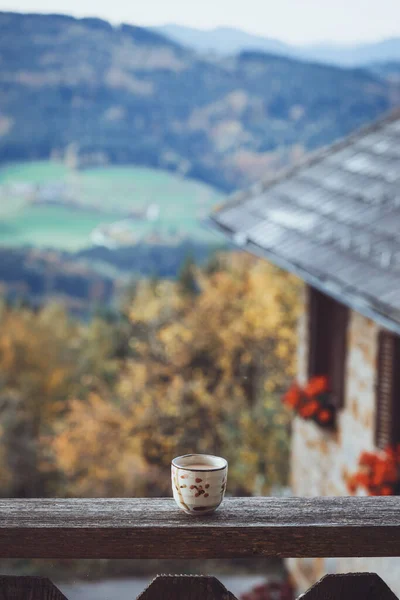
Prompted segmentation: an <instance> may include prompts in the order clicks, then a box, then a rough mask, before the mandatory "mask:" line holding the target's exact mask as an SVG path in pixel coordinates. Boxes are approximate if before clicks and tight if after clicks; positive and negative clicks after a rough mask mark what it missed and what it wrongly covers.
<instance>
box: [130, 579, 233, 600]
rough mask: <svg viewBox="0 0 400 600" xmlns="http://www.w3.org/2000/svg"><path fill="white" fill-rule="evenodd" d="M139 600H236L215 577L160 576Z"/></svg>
mask: <svg viewBox="0 0 400 600" xmlns="http://www.w3.org/2000/svg"><path fill="white" fill-rule="evenodd" d="M137 600H236V598H235V596H233V594H231V593H230V592H228V590H227V589H226V587H225V586H223V585H222V583H220V582H219V581H218V579H216V578H215V577H205V576H201V575H159V576H158V577H156V578H155V579H154V581H152V582H151V584H150V585H149V587H148V588H147V589H146V590H145V591H144V592H143V593H142V594H140V595H139V596H138V598H137Z"/></svg>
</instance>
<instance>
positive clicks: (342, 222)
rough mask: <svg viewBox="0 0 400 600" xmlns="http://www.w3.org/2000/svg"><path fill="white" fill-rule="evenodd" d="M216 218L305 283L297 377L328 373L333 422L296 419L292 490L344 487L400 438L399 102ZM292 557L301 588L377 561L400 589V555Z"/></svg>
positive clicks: (337, 491)
mask: <svg viewBox="0 0 400 600" xmlns="http://www.w3.org/2000/svg"><path fill="white" fill-rule="evenodd" d="M210 220H211V223H212V225H213V227H214V228H216V229H218V230H219V231H221V232H223V233H224V234H225V236H227V237H229V238H230V239H231V240H232V241H233V242H234V243H236V244H238V245H240V246H241V247H242V248H243V249H245V250H247V251H249V252H252V253H254V254H257V255H259V256H262V257H264V258H265V259H266V260H269V261H271V262H273V263H275V264H276V265H278V266H280V267H281V268H283V269H285V270H287V271H290V272H292V273H295V274H296V275H298V276H299V277H300V278H301V279H302V280H303V281H304V282H305V286H304V294H303V298H302V304H303V310H302V316H301V318H300V322H299V342H298V382H299V384H300V385H305V384H306V383H307V381H309V380H310V378H311V377H313V376H316V375H321V376H324V377H326V378H327V380H328V382H329V393H330V401H331V403H332V405H333V406H334V411H335V425H334V426H333V427H329V428H322V427H320V426H318V424H316V423H315V422H314V421H313V420H310V419H307V420H305V419H304V418H301V417H299V416H296V417H295V418H294V423H293V438H292V465H291V467H292V468H291V472H292V481H291V487H292V491H293V494H294V495H296V496H318V495H323V496H329V495H335V496H338V495H349V493H350V492H349V487H348V481H349V477H351V475H352V474H354V473H355V472H357V470H359V459H360V455H361V454H362V453H363V452H372V453H375V454H376V453H378V454H379V450H380V449H385V448H387V447H388V446H390V447H394V446H395V445H397V444H399V443H400V110H399V111H396V112H395V113H393V114H391V115H389V116H388V117H386V118H384V119H382V120H381V121H379V122H378V123H376V124H374V125H372V126H369V127H367V128H364V129H362V130H360V131H358V132H357V133H355V134H353V135H351V136H350V137H349V138H347V139H345V140H343V141H341V142H339V143H336V144H334V145H333V146H331V147H330V148H328V149H326V150H324V151H322V152H319V153H317V154H315V155H314V156H312V157H311V158H310V159H309V160H308V161H307V162H305V163H303V164H302V165H300V166H296V167H294V168H292V169H291V170H288V171H286V172H285V173H283V174H282V175H280V176H279V177H277V178H275V179H274V180H269V181H265V182H262V183H260V184H257V185H256V186H254V187H253V188H252V189H251V190H250V191H247V192H241V193H239V194H237V195H236V196H235V197H234V198H232V201H231V202H229V203H228V204H226V205H225V206H224V207H222V209H220V210H219V211H218V212H216V213H215V214H213V215H212V216H211V217H210ZM357 493H361V494H363V493H366V492H365V490H364V491H363V490H362V489H361V490H359V491H357ZM394 561H396V562H394ZM288 564H289V569H290V571H291V573H292V575H293V577H294V579H295V581H296V583H297V585H298V588H299V590H300V591H302V590H305V589H307V588H308V587H309V586H310V584H311V583H313V582H314V581H316V580H317V579H318V578H319V577H321V576H322V575H323V574H325V573H326V572H337V571H344V572H345V571H347V570H352V571H355V570H361V571H368V570H372V571H374V572H377V573H378V574H380V575H381V576H382V578H383V579H384V580H385V581H386V582H387V584H388V585H389V586H390V587H391V588H392V589H393V591H394V592H395V593H397V594H400V564H399V559H368V558H362V559H359V560H352V561H351V562H350V563H349V560H348V559H334V560H333V559H330V560H325V559H323V558H322V557H321V558H319V559H307V560H306V559H302V560H300V559H296V560H291V561H289V563H288ZM395 565H396V568H394V566H395Z"/></svg>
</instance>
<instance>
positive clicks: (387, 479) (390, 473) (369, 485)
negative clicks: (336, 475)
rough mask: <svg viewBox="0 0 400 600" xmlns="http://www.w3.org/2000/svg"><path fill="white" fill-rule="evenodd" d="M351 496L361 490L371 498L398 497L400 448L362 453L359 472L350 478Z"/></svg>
mask: <svg viewBox="0 0 400 600" xmlns="http://www.w3.org/2000/svg"><path fill="white" fill-rule="evenodd" d="M347 488H348V490H349V492H350V493H351V494H353V495H354V494H355V493H356V492H357V491H358V490H359V489H363V490H365V491H366V492H367V493H368V495H369V496H398V495H399V494H400V446H398V447H397V448H391V447H389V448H386V449H385V450H377V451H375V452H362V453H361V455H360V458H359V460H358V470H357V472H356V473H354V475H352V476H351V477H349V478H348V480H347Z"/></svg>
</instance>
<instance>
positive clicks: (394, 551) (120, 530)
mask: <svg viewBox="0 0 400 600" xmlns="http://www.w3.org/2000/svg"><path fill="white" fill-rule="evenodd" d="M255 556H281V557H335V556H336V557H345V556H400V497H370V498H351V497H343V498H327V497H324V498H322V497H321V498H228V499H226V501H225V503H224V504H223V506H222V507H221V508H220V509H219V510H218V511H217V512H216V513H215V514H213V515H208V516H192V515H186V514H184V513H183V512H181V511H180V510H178V508H177V507H176V505H175V503H174V502H173V500H170V499H168V498H165V499H122V500H121V499H82V500H58V499H46V500H40V499H33V500H0V557H1V558H245V557H255Z"/></svg>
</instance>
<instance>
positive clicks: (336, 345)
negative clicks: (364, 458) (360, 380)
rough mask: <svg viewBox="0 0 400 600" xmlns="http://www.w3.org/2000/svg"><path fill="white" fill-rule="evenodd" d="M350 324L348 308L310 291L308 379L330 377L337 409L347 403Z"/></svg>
mask: <svg viewBox="0 0 400 600" xmlns="http://www.w3.org/2000/svg"><path fill="white" fill-rule="evenodd" d="M347 323H348V309H347V307H346V306H344V305H343V304H340V303H339V302H336V300H333V298H330V297H329V296H326V295H325V294H323V293H321V292H318V291H317V290H315V289H314V288H309V326H310V331H309V333H310V345H309V376H310V377H313V376H315V375H325V376H326V377H328V381H329V386H330V389H331V392H332V404H334V405H335V407H336V408H341V407H342V406H343V402H344V384H345V360H346V348H347Z"/></svg>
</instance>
